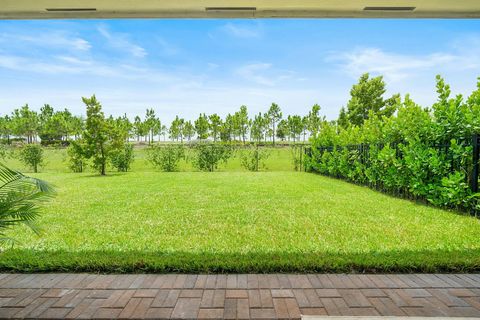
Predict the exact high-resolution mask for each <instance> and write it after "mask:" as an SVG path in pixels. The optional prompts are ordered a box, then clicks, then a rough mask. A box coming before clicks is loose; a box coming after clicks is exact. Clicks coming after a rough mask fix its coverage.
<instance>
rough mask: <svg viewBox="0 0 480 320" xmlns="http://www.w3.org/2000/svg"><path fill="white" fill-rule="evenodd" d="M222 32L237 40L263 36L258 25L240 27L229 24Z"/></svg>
mask: <svg viewBox="0 0 480 320" xmlns="http://www.w3.org/2000/svg"><path fill="white" fill-rule="evenodd" d="M222 30H223V31H224V32H225V33H227V34H229V35H231V36H233V37H236V38H260V37H261V36H262V34H263V31H262V29H261V28H260V26H259V25H258V24H257V25H238V24H233V23H230V22H229V23H227V24H225V25H224V26H223V27H222Z"/></svg>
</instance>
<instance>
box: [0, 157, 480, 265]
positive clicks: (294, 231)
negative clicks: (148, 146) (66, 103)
mask: <svg viewBox="0 0 480 320" xmlns="http://www.w3.org/2000/svg"><path fill="white" fill-rule="evenodd" d="M275 152H278V156H277V157H275V156H272V157H271V158H270V160H269V162H270V164H269V163H267V167H269V168H270V170H272V171H265V172H253V173H252V172H246V171H243V170H242V169H241V168H240V167H239V165H238V162H236V163H235V161H238V160H234V161H232V162H231V163H229V164H227V165H226V166H224V167H223V168H222V169H221V171H220V172H213V173H204V172H187V170H188V166H187V165H185V164H184V165H183V166H182V172H175V173H163V172H157V171H155V170H154V169H152V167H151V166H150V165H147V164H146V163H145V162H144V161H145V160H144V159H143V156H144V154H143V153H142V152H140V153H139V155H138V157H137V161H136V164H135V166H134V168H133V171H132V172H129V173H110V174H109V175H108V176H106V177H100V176H97V175H94V174H93V173H84V174H74V173H68V172H67V170H66V169H65V164H63V163H62V157H63V151H61V150H60V151H58V150H57V151H49V152H48V154H47V155H48V163H47V165H46V167H45V168H44V169H43V172H41V173H39V174H37V175H36V176H37V177H39V178H42V179H44V180H47V181H49V182H51V183H52V184H54V185H55V186H56V188H57V191H58V195H57V197H56V198H55V199H54V200H53V201H52V202H50V203H49V204H48V205H47V206H46V207H45V209H44V210H43V211H44V212H43V215H42V217H41V218H40V219H39V221H38V224H39V225H40V226H41V227H42V228H43V234H42V236H41V237H38V236H36V235H35V234H33V233H32V232H31V231H29V230H27V229H26V228H24V227H18V228H15V230H13V231H12V232H10V234H9V235H10V236H13V237H14V238H15V239H17V240H18V241H20V244H17V245H15V246H14V247H13V248H7V249H6V250H5V251H4V252H2V253H0V269H1V270H3V271H101V272H274V271H275V272H279V271H283V272H302V271H335V272H343V271H384V272H398V271H429V272H432V271H480V241H479V235H480V220H478V219H475V218H472V217H468V216H463V215H459V214H456V213H454V212H448V211H444V210H439V209H435V208H432V207H427V206H424V205H420V204H415V203H413V202H410V201H406V200H401V199H395V198H392V197H389V196H387V195H384V194H381V193H378V192H375V191H372V190H370V189H368V188H365V187H360V186H356V185H352V184H349V183H346V182H343V181H339V180H335V179H331V178H327V177H323V176H319V175H315V174H309V173H303V172H294V171H292V170H291V164H290V156H289V151H288V149H285V150H284V149H280V150H274V151H273V153H275ZM142 162H143V164H142ZM9 164H10V165H11V166H13V167H17V168H19V169H22V167H18V163H17V162H16V161H13V160H9Z"/></svg>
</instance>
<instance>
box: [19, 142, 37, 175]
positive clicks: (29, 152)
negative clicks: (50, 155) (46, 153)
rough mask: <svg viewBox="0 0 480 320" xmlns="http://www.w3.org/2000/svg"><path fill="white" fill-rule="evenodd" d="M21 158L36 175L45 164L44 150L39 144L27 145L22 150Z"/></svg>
mask: <svg viewBox="0 0 480 320" xmlns="http://www.w3.org/2000/svg"><path fill="white" fill-rule="evenodd" d="M19 158H20V161H22V162H23V163H24V164H25V165H26V166H28V167H30V168H31V169H33V172H35V173H36V172H38V167H39V166H41V165H42V164H43V149H42V147H41V146H39V145H38V144H27V145H25V146H24V147H22V149H21V150H20V154H19Z"/></svg>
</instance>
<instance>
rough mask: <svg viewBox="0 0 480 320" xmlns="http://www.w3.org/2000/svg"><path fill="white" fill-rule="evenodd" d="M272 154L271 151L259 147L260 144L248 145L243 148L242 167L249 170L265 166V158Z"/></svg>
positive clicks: (256, 169)
mask: <svg viewBox="0 0 480 320" xmlns="http://www.w3.org/2000/svg"><path fill="white" fill-rule="evenodd" d="M269 156H270V153H269V152H268V151H267V150H266V149H264V148H259V147H258V145H257V146H254V147H248V148H245V149H244V150H242V152H241V154H240V161H241V164H242V167H244V168H245V169H247V170H249V171H258V170H259V169H260V168H264V167H265V162H264V160H265V159H267V158H268V157H269Z"/></svg>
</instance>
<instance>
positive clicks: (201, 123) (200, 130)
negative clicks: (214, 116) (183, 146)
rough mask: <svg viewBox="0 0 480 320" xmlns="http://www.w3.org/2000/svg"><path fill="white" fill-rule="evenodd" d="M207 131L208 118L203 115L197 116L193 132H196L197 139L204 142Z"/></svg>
mask: <svg viewBox="0 0 480 320" xmlns="http://www.w3.org/2000/svg"><path fill="white" fill-rule="evenodd" d="M208 129H209V124H208V118H207V116H206V115H205V113H203V114H202V113H201V114H200V115H199V116H198V119H197V120H195V131H197V135H198V138H199V139H200V140H204V139H207V138H208Z"/></svg>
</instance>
